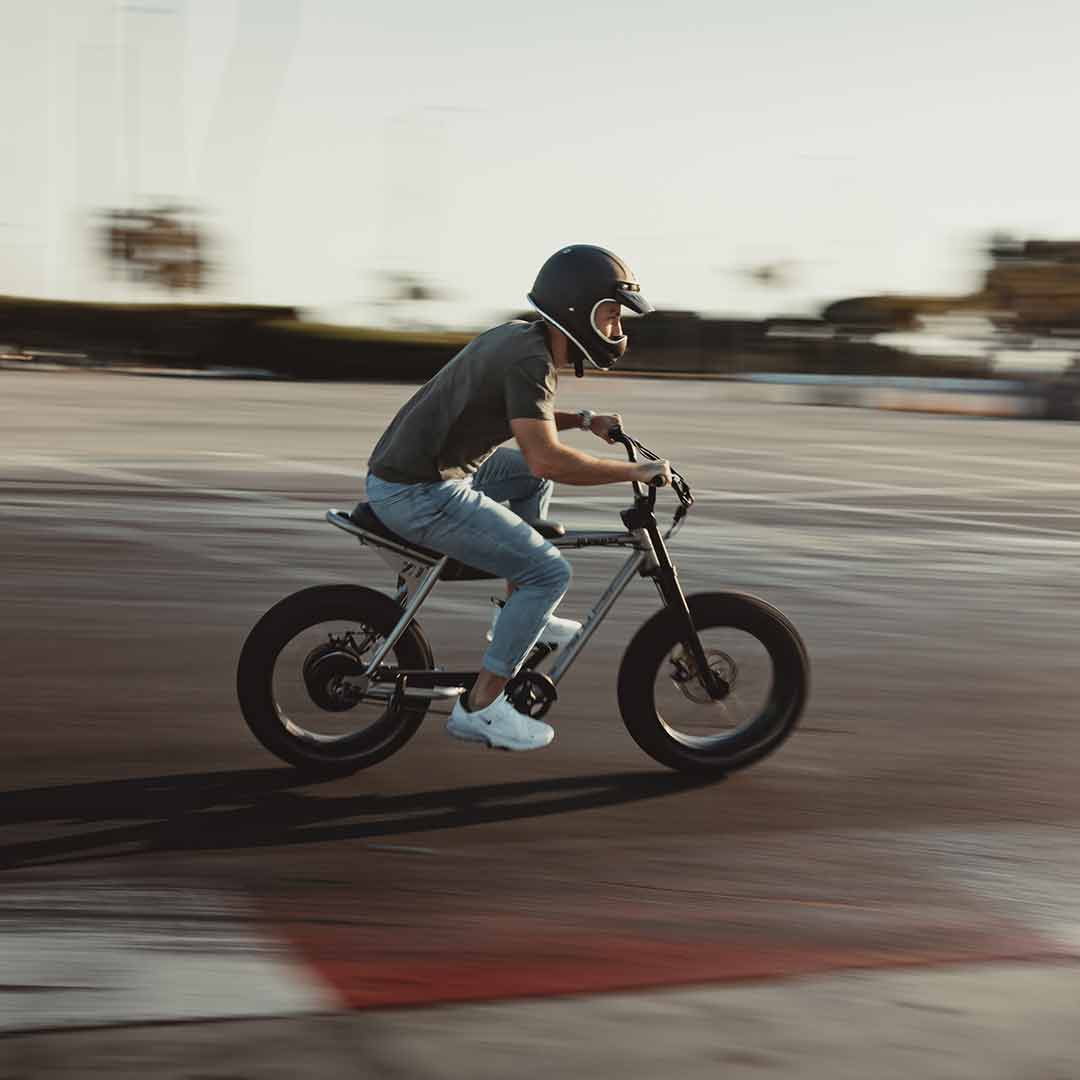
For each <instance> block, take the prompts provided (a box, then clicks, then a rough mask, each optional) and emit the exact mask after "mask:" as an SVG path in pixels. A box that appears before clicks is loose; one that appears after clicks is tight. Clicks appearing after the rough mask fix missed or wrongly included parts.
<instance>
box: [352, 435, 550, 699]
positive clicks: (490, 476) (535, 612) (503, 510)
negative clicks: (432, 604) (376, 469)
mask: <svg viewBox="0 0 1080 1080" xmlns="http://www.w3.org/2000/svg"><path fill="white" fill-rule="evenodd" d="M553 488H554V485H553V484H552V482H551V481H550V480H541V479H538V478H537V477H535V476H533V475H532V473H531V472H529V467H528V466H527V465H526V464H525V458H524V456H523V455H522V453H521V451H520V450H514V449H511V448H510V447H500V448H499V449H498V450H496V451H495V453H493V454H492V455H491V457H489V458H488V459H487V461H485V462H484V464H483V465H481V466H480V468H479V469H478V470H477V471H476V472H475V473H474V474H473V475H472V476H471V477H469V478H467V479H465V480H440V481H434V482H431V483H423V484H392V483H389V482H388V481H386V480H380V479H379V478H378V477H377V476H375V475H373V474H372V473H368V477H367V497H368V502H369V503H370V504H371V509H372V510H374V511H375V516H376V517H377V518H378V519H379V520H380V521H381V522H382V523H383V524H384V525H385V526H386V527H387V528H389V529H393V530H394V532H396V533H398V534H399V535H400V536H403V537H404V538H405V539H406V540H412V541H413V542H414V543H417V544H422V545H423V546H424V547H429V548H432V549H434V550H435V551H441V552H443V553H444V554H446V555H450V556H451V557H452V558H455V559H458V560H460V561H461V562H463V563H467V564H468V565H469V566H475V567H476V568H477V569H478V570H486V571H487V572H488V573H491V574H495V575H496V576H497V577H500V578H505V579H506V580H507V581H511V582H513V583H514V585H515V586H516V587H515V589H514V592H513V594H512V595H511V597H510V598H509V599H508V600H507V601H506V606H505V607H504V608H503V609H502V613H501V614H500V615H499V623H498V626H496V628H495V640H494V641H492V643H491V647H490V648H489V649H488V651H487V652H486V653H485V654H484V661H483V666H484V667H485V668H486V669H487V670H488V671H490V672H491V673H492V674H494V675H499V676H501V677H502V678H504V679H508V678H510V677H511V676H512V675H515V674H516V673H517V670H518V668H519V667H521V665H522V663H523V662H524V660H525V657H526V656H528V655H529V652H530V651H531V649H532V647H533V646H534V645H535V644H536V642H537V640H538V638H539V637H540V632H541V631H542V630H543V629H544V627H545V626H546V625H547V621H548V618H549V617H550V616H551V613H552V612H553V611H554V610H555V608H556V607H558V605H559V601H560V600H562V598H563V596H565V595H566V590H567V589H568V588H569V586H570V564H569V563H568V562H567V561H566V560H565V559H564V558H563V557H562V554H561V553H560V552H559V550H558V549H557V548H556V547H554V546H553V545H552V544H550V543H548V541H547V540H545V539H544V538H543V537H542V536H541V535H540V534H539V533H538V532H537V531H536V530H535V529H534V528H532V526H531V525H528V524H527V523H526V522H527V521H528V520H535V519H536V518H542V517H546V515H547V508H548V504H549V503H550V502H551V492H552V489H553ZM503 503H507V504H509V505H508V506H503V505H502V504H503ZM523 519H525V520H523Z"/></svg>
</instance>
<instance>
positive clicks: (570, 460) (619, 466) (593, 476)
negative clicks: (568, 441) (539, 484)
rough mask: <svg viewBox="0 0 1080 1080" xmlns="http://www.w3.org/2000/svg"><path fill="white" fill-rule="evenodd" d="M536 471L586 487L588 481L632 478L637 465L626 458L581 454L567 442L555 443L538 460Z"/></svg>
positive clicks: (602, 481) (606, 481)
mask: <svg viewBox="0 0 1080 1080" xmlns="http://www.w3.org/2000/svg"><path fill="white" fill-rule="evenodd" d="M539 473H540V475H541V476H543V477H545V478H546V479H548V480H554V481H555V482H556V483H557V484H577V485H579V486H581V487H587V486H589V485H591V484H618V483H620V482H621V483H625V482H626V481H628V480H633V479H635V477H636V475H637V466H636V465H634V464H632V463H631V462H629V461H610V460H607V459H605V458H598V457H593V456H592V455H591V454H583V453H582V452H581V451H580V450H574V449H573V448H572V447H569V446H559V448H558V450H557V451H553V452H552V454H551V456H550V457H549V458H547V460H545V461H544V462H543V463H542V466H541V468H540V470H539Z"/></svg>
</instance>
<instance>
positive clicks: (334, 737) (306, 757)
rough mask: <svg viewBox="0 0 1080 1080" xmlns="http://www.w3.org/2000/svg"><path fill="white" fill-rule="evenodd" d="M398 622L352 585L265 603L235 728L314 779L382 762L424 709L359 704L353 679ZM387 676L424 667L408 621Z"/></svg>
mask: <svg viewBox="0 0 1080 1080" xmlns="http://www.w3.org/2000/svg"><path fill="white" fill-rule="evenodd" d="M400 618H401V608H400V607H399V606H398V604H397V603H396V602H395V601H394V600H392V599H391V598H390V597H388V596H386V595H385V594H384V593H380V592H376V591H375V590H374V589H366V588H363V587H361V586H359V585H320V586H316V587H314V588H311V589H304V590H302V591H301V592H298V593H294V594H293V595H292V596H288V597H286V598H285V599H284V600H282V601H281V602H280V603H278V604H275V605H274V607H272V608H271V609H270V610H269V611H268V612H267V613H266V614H265V615H264V616H263V617H262V618H261V619H260V620H259V621H258V622H257V623H256V624H255V626H254V627H253V629H252V631H251V633H250V634H249V635H248V638H247V641H245V642H244V648H243V650H242V651H241V653H240V662H239V664H238V667H237V673H236V690H237V696H238V697H239V700H240V708H241V710H242V711H243V714H244V719H245V720H246V721H247V724H248V727H249V728H250V729H251V731H252V733H253V734H254V735H255V737H256V738H257V739H258V740H259V742H261V743H262V744H263V746H265V747H266V749H267V750H269V751H270V752H271V753H272V754H275V755H277V756H278V757H279V758H281V759H282V760H283V761H287V762H289V764H291V765H295V766H297V767H298V768H301V769H304V770H305V771H309V772H312V773H314V774H317V775H323V776H336V775H345V774H348V773H352V772H356V771H357V770H359V769H365V768H368V767H369V766H371V765H374V764H376V763H377V762H380V761H383V760H384V759H385V758H387V757H389V756H390V755H391V754H393V753H394V752H395V751H397V750H400V749H401V747H402V746H404V745H405V743H406V742H408V740H409V739H410V738H412V736H413V735H414V734H415V733H416V730H417V728H418V727H419V726H420V723H421V721H422V720H423V719H424V714H425V713H426V711H427V705H426V703H421V704H410V705H408V706H403V707H402V708H401V709H400V710H397V711H394V710H391V709H390V708H388V705H387V702H386V701H385V700H373V699H371V698H367V697H365V696H364V693H363V691H364V689H365V686H364V680H363V679H362V677H361V673H362V672H363V670H364V667H365V666H366V664H367V662H368V660H369V658H370V657H371V655H372V654H373V653H374V651H375V649H376V648H377V647H378V646H379V644H380V643H381V642H382V641H383V640H384V639H385V638H386V636H387V635H388V634H389V633H390V631H391V630H392V629H393V628H394V626H395V625H396V624H397V622H398V620H399V619H400ZM385 665H386V666H387V667H398V668H408V669H412V670H417V669H430V668H432V667H433V666H434V664H433V659H432V655H431V648H430V647H429V645H428V643H427V640H426V639H425V637H424V635H423V633H422V631H421V630H420V628H419V626H417V624H416V623H415V622H414V623H413V624H412V625H411V626H410V627H409V628H408V629H407V630H406V631H405V633H404V634H402V636H401V637H400V638H399V639H398V640H397V642H396V643H395V645H394V648H393V649H392V650H391V652H390V654H389V655H388V656H387V658H386V661H385Z"/></svg>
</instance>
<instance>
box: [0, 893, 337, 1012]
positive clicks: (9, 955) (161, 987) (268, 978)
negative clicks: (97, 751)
mask: <svg viewBox="0 0 1080 1080" xmlns="http://www.w3.org/2000/svg"><path fill="white" fill-rule="evenodd" d="M248 916H250V913H249V912H247V911H246V909H245V907H244V905H243V904H242V903H240V902H239V901H238V899H237V897H235V896H232V895H227V894H223V893H221V892H219V891H211V890H205V889H188V888H183V889H176V888H165V887H160V888H155V887H153V886H148V885H141V884H137V883H135V884H125V883H116V882H112V883H108V884H103V883H100V882H95V881H74V882H72V881H67V882H55V883H51V884H47V885H46V884H42V885H33V886H30V885H23V886H19V885H11V884H9V886H8V887H7V888H6V889H5V891H4V895H3V898H2V899H0V944H2V954H3V983H4V987H3V988H0V1031H3V1032H13V1031H32V1030H35V1029H41V1028H55V1027H60V1028H63V1027H86V1026H100V1025H116V1024H132V1023H146V1022H151V1021H158V1022H160V1021H175V1020H210V1019H225V1018H238V1017H256V1016H263V1017H270V1016H296V1015H303V1014H307V1013H316V1012H326V1011H329V1010H332V1009H335V1008H337V1007H338V1005H339V1003H338V1002H337V1000H336V997H335V996H334V995H333V994H332V993H331V991H330V990H329V989H328V988H327V987H325V986H324V985H323V984H322V983H321V981H319V980H318V979H317V978H316V976H314V974H313V973H311V972H309V971H308V969H307V968H306V967H304V966H302V965H301V964H299V963H298V962H295V961H294V960H293V959H292V958H291V957H290V955H289V954H288V952H287V951H286V950H285V948H284V947H283V945H282V944H281V943H279V942H277V941H275V940H273V939H272V938H271V937H269V936H268V935H267V934H266V933H265V932H263V931H262V930H260V929H259V928H258V927H257V926H256V925H255V924H254V923H253V922H251V921H249V918H248Z"/></svg>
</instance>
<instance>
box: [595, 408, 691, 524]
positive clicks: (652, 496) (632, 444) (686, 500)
mask: <svg viewBox="0 0 1080 1080" xmlns="http://www.w3.org/2000/svg"><path fill="white" fill-rule="evenodd" d="M608 438H609V439H611V441H612V442H617V443H621V444H622V445H623V446H624V447H625V448H626V456H627V458H628V459H629V460H630V461H632V462H636V461H637V459H638V456H637V452H638V451H639V450H640V451H641V453H642V454H643V455H644V456H645V457H647V458H648V459H649V460H650V461H661V460H663V459H662V458H661V457H660V455H659V454H655V453H653V451H652V450H650V449H649V448H648V447H647V446H643V445H642V444H641V443H639V442H638V441H637V439H635V438H632V437H631V436H629V435H627V434H626V432H625V431H623V429H622V428H621V427H613V428H612V429H611V430H610V431H609V432H608ZM630 483H631V485H632V486H633V488H634V496H635V498H638V499H647V502H648V507H649V510H652V509H653V508H654V507H655V506H656V490H657V488H662V487H667V479H666V478H665V477H664V476H663V475H662V474H661V475H659V476H654V477H653V478H652V479H651V480H649V481H648V483H647V484H645V485H644V487H646V488H647V489H648V495H647V496H646V495H645V494H643V491H642V484H641V482H640V481H638V480H632V481H631V482H630ZM671 486H672V487H673V488H674V490H675V494H676V495H677V496H678V497H679V503H680V504H681V506H680V509H679V510H678V511H677V512H676V520H679V519H680V518H681V517H682V515H683V514H685V513H686V511H687V510H688V509H689V508H690V507H691V506H692V505H693V502H694V497H693V495H691V494H690V485H689V484H688V483H687V482H686V481H685V480H684V479H683V477H682V474H681V473H679V472H677V471H676V470H675V469H674V468H672V469H671Z"/></svg>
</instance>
